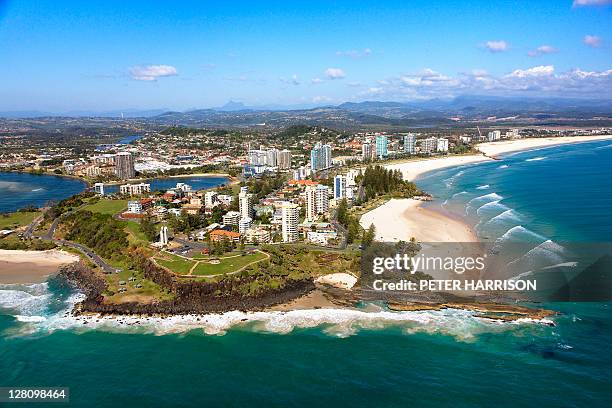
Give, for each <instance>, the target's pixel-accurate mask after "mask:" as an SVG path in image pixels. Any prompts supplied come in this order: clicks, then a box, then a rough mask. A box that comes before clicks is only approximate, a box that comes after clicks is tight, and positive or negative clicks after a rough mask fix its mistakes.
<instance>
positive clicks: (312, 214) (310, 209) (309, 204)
mask: <svg viewBox="0 0 612 408" xmlns="http://www.w3.org/2000/svg"><path fill="white" fill-rule="evenodd" d="M317 214H318V212H317V189H316V187H315V186H308V187H306V221H314V220H316V219H317Z"/></svg>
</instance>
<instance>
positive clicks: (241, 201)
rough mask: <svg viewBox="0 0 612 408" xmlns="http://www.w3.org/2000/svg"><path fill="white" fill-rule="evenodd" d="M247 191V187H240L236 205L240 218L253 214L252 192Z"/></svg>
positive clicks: (249, 216)
mask: <svg viewBox="0 0 612 408" xmlns="http://www.w3.org/2000/svg"><path fill="white" fill-rule="evenodd" d="M248 191H249V189H248V188H247V187H240V194H238V207H239V209H240V217H241V218H251V217H252V216H253V194H249V193H248Z"/></svg>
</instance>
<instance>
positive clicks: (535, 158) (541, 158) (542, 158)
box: [525, 156, 547, 162]
mask: <svg viewBox="0 0 612 408" xmlns="http://www.w3.org/2000/svg"><path fill="white" fill-rule="evenodd" d="M546 158H547V157H546V156H540V157H534V158H531V159H526V160H525V161H526V162H532V161H540V160H545V159H546Z"/></svg>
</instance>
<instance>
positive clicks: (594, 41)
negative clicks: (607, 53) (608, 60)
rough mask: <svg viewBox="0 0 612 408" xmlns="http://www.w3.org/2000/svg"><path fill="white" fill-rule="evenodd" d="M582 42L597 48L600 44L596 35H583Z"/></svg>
mask: <svg viewBox="0 0 612 408" xmlns="http://www.w3.org/2000/svg"><path fill="white" fill-rule="evenodd" d="M582 42H583V43H584V44H585V45H588V46H589V47H593V48H597V47H599V46H600V45H601V37H598V36H596V35H585V36H584V38H583V39H582Z"/></svg>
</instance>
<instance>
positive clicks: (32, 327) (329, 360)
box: [0, 142, 612, 407]
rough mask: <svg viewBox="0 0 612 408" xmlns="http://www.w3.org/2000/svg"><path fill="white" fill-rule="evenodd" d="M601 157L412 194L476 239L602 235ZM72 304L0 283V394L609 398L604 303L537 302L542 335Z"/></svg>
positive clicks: (492, 400)
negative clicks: (99, 313) (115, 310)
mask: <svg viewBox="0 0 612 408" xmlns="http://www.w3.org/2000/svg"><path fill="white" fill-rule="evenodd" d="M611 160H612V143H610V142H597V143H585V144H580V145H565V146H560V147H554V148H547V149H542V150H537V151H529V152H522V153H517V154H511V155H507V156H505V157H503V160H501V161H495V162H489V163H483V164H477V165H470V166H464V167H462V168H454V169H448V170H443V171H438V172H435V173H431V174H428V175H425V177H423V178H422V179H421V180H418V182H417V184H418V185H419V186H421V187H422V188H424V189H426V190H427V191H429V192H431V193H433V194H434V195H435V196H436V198H437V200H436V202H435V204H433V205H439V206H441V208H443V209H444V211H448V212H449V213H453V214H455V215H456V216H460V217H462V218H464V219H465V220H467V222H469V223H471V224H472V225H473V226H474V227H475V229H476V230H477V232H478V234H479V236H480V237H481V239H483V240H488V241H492V242H495V241H497V240H499V239H501V241H499V242H502V243H504V242H506V241H508V240H511V239H515V240H516V239H525V240H531V241H529V242H533V248H536V247H538V246H540V245H542V243H545V242H546V243H547V244H545V247H546V248H549V247H551V246H550V242H552V243H553V244H555V243H556V244H558V245H561V243H563V242H567V241H576V242H585V243H588V242H597V241H604V240H606V239H607V238H608V237H609V236H610V232H611V231H612V218H611V216H610V211H609V210H610V208H612V183H610V182H609V180H610V178H611V177H612V166H610V163H611V162H612V161H611ZM496 217H497V218H496ZM508 237H510V238H508ZM552 247H554V245H553V246H552ZM547 253H548V252H547ZM532 254H535V255H537V254H538V253H537V252H535V253H534V252H532ZM78 299H79V295H78V294H75V293H72V292H71V291H70V290H68V289H66V288H65V287H64V286H63V285H62V284H61V282H57V281H54V280H51V281H50V282H48V283H44V284H37V285H2V286H0V386H22V387H27V386H30V387H33V386H63V387H69V388H70V399H71V401H70V406H76V407H89V406H96V407H116V406H134V407H158V406H159V407H169V406H180V407H200V406H214V407H216V406H220V407H225V406H236V407H237V406H262V407H276V406H278V407H288V406H289V407H303V406H339V407H344V406H351V407H370V406H377V407H406V406H418V407H423V406H424V407H444V406H453V407H473V406H492V405H494V406H498V407H506V406H507V407H532V406H538V407H576V406H595V407H600V406H601V407H603V406H610V403H611V401H612V388H611V387H610V384H611V383H612V374H611V371H610V367H611V366H612V352H610V344H612V315H611V310H610V309H611V308H612V303H594V302H593V303H551V304H546V305H544V306H546V307H548V308H553V309H555V310H558V311H559V312H561V314H560V315H559V316H557V317H554V318H553V320H554V322H555V324H556V325H555V326H554V327H553V326H548V325H544V324H540V323H537V322H530V321H520V322H514V323H498V322H492V321H484V320H481V319H477V318H474V317H473V316H472V313H470V312H466V311H461V310H445V311H423V312H402V313H392V312H388V311H385V310H382V309H380V307H378V306H376V305H369V306H367V308H366V309H367V310H364V311H327V310H313V311H295V312H288V313H281V312H274V313H257V314H248V315H247V314H243V313H239V312H234V313H229V314H225V315H214V316H209V317H206V318H201V319H200V320H197V318H195V317H185V318H178V317H177V318H173V319H170V320H168V319H166V320H159V319H149V320H145V319H136V318H132V319H127V318H126V319H123V320H122V321H121V322H118V321H111V320H107V319H100V320H98V321H96V320H91V321H86V322H85V321H83V320H75V319H73V318H71V317H69V316H66V315H65V313H66V311H67V310H68V308H69V307H70V306H71V305H72V304H74V302H76V301H77V300H78ZM35 406H43V405H42V404H36V405H35Z"/></svg>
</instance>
